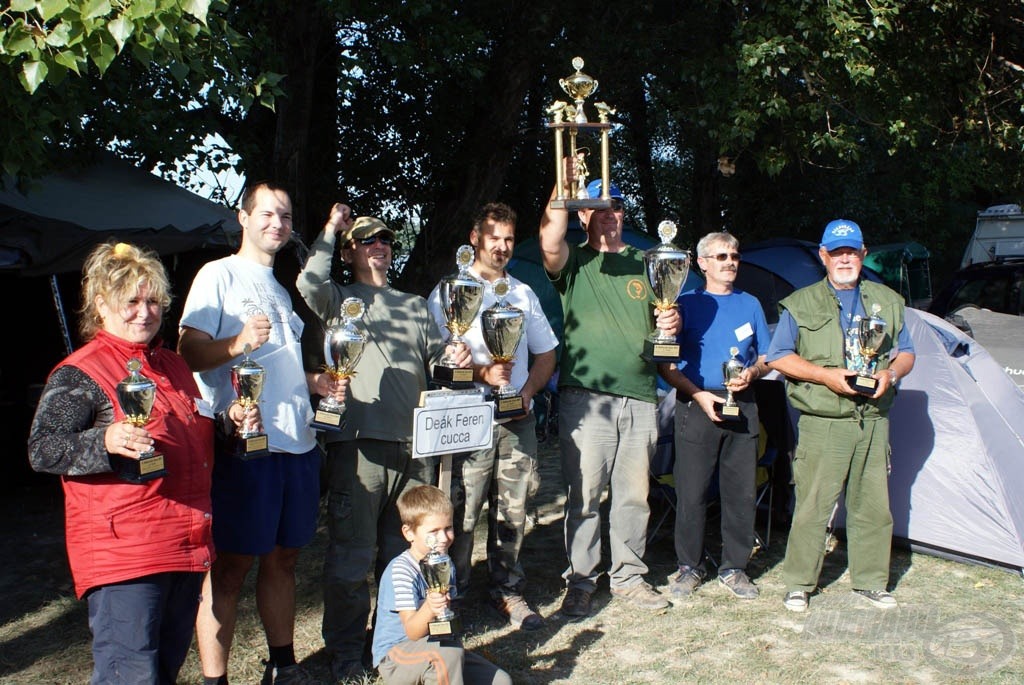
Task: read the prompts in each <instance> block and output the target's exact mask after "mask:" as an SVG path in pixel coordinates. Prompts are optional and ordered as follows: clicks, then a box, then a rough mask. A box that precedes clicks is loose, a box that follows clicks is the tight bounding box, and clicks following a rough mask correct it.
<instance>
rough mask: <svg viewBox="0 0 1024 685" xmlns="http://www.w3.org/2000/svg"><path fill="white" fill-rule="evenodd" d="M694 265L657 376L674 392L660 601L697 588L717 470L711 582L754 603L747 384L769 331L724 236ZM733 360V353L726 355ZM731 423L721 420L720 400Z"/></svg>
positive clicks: (734, 245) (753, 424)
mask: <svg viewBox="0 0 1024 685" xmlns="http://www.w3.org/2000/svg"><path fill="white" fill-rule="evenodd" d="M697 265H698V266H699V267H700V269H701V270H702V271H703V272H704V277H705V279H706V283H705V285H704V287H702V288H697V289H696V290H691V291H689V292H686V293H683V294H682V295H681V296H680V297H679V300H678V307H679V314H680V317H681V318H682V321H683V327H682V330H681V331H680V332H679V335H678V336H677V341H678V342H679V345H680V354H681V356H682V360H681V361H680V362H679V364H678V366H677V365H675V364H660V365H659V368H658V372H659V373H660V374H661V377H662V378H664V379H665V380H666V381H667V382H668V383H669V384H670V385H671V386H672V387H674V388H675V389H676V398H677V404H676V426H675V447H676V462H675V467H674V469H673V477H674V479H675V487H676V523H675V547H676V558H677V561H678V563H679V573H678V574H676V575H675V576H673V578H672V580H671V582H670V585H669V591H670V592H671V593H672V595H674V596H676V597H687V596H689V595H690V594H691V593H692V592H693V591H694V590H695V589H696V588H697V586H699V585H700V583H701V581H702V580H703V579H704V575H705V569H704V564H703V555H704V520H705V517H704V512H705V509H706V507H707V501H706V496H707V491H708V485H709V484H710V483H711V477H712V475H713V474H714V471H715V466H718V467H719V477H718V480H719V491H720V493H721V503H722V563H721V565H720V566H719V573H718V579H719V581H721V583H722V584H723V585H725V587H727V588H728V589H729V590H730V591H731V592H732V593H733V594H734V595H735V596H737V597H740V598H742V599H754V598H756V597H757V595H758V591H757V586H755V585H754V584H753V583H752V582H750V578H748V577H747V573H746V567H747V561H748V560H749V559H750V552H751V550H752V549H753V545H754V494H755V489H756V485H755V473H756V470H757V435H758V429H759V425H758V418H757V404H756V403H755V402H754V392H753V390H752V389H751V388H750V384H751V383H753V382H754V381H755V380H757V379H758V378H760V377H761V376H763V375H764V374H765V373H767V372H768V368H767V367H766V366H765V363H764V355H765V352H766V351H767V349H768V342H769V334H768V325H767V323H766V322H765V318H764V311H763V310H762V309H761V304H760V303H759V302H758V301H757V299H756V298H755V297H754V296H752V295H749V294H747V293H744V292H741V291H738V290H735V289H734V288H733V283H734V282H735V280H736V273H737V271H738V269H739V265H740V254H739V241H738V240H737V239H736V238H735V237H734V236H733V235H731V234H729V233H709V234H707V235H706V236H704V237H703V238H701V239H700V241H699V242H698V243H697ZM734 350H735V353H734ZM733 354H735V356H736V358H737V359H738V360H739V361H740V363H741V364H742V366H743V367H744V368H743V370H742V371H740V372H739V374H738V376H737V377H736V378H734V379H733V380H731V381H730V382H729V385H728V386H726V385H725V380H724V377H723V371H722V365H723V363H725V362H727V361H728V360H729V359H730V357H732V356H733ZM729 391H731V392H732V394H733V399H734V400H735V401H736V404H737V405H738V409H739V413H738V415H736V416H729V415H726V416H723V414H722V406H723V405H724V404H725V402H726V397H727V394H728V392H729Z"/></svg>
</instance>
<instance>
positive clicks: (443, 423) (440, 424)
mask: <svg viewBox="0 0 1024 685" xmlns="http://www.w3.org/2000/svg"><path fill="white" fill-rule="evenodd" d="M420 403H421V404H422V405H424V406H422V407H420V408H418V409H416V410H415V411H414V412H413V432H412V456H413V458H414V459H422V458H423V457H430V456H433V455H435V454H450V453H453V452H467V451H470V450H479V449H484V448H489V447H491V446H492V445H493V444H494V404H492V403H491V402H485V401H484V399H483V394H482V393H481V392H480V391H479V390H467V391H463V392H458V391H455V392H453V391H451V390H436V391H431V392H425V393H423V395H422V397H421V399H420Z"/></svg>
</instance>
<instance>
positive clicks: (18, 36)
mask: <svg viewBox="0 0 1024 685" xmlns="http://www.w3.org/2000/svg"><path fill="white" fill-rule="evenodd" d="M3 49H4V51H5V52H7V53H8V54H10V55H20V54H22V53H24V52H31V51H32V50H35V49H36V41H35V39H34V38H33V37H32V34H31V33H29V31H28V29H27V28H26V27H25V22H24V21H22V20H21V19H17V20H15V22H14V23H13V24H11V28H10V29H8V30H7V32H6V35H5V36H4V42H3Z"/></svg>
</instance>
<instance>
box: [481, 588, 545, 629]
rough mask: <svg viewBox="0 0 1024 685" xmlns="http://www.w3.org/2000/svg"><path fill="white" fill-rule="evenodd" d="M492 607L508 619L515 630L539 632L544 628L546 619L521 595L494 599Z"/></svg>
mask: <svg viewBox="0 0 1024 685" xmlns="http://www.w3.org/2000/svg"><path fill="white" fill-rule="evenodd" d="M491 606H493V607H494V608H495V609H496V610H497V611H498V613H499V614H501V615H502V616H504V617H505V618H507V619H508V622H509V624H510V625H511V626H512V627H513V628H522V629H523V630H537V629H538V628H541V627H543V626H544V619H542V618H541V617H540V614H538V613H537V612H536V611H534V610H533V609H531V608H530V605H529V604H527V603H526V600H525V599H523V598H522V596H520V595H507V596H504V597H492V598H491Z"/></svg>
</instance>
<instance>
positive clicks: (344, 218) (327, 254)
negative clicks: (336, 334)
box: [295, 204, 352, 321]
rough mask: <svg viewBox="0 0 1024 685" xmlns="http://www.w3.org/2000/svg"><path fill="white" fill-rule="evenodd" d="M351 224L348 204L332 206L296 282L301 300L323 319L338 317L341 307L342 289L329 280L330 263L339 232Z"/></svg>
mask: <svg viewBox="0 0 1024 685" xmlns="http://www.w3.org/2000/svg"><path fill="white" fill-rule="evenodd" d="M351 225H352V216H351V213H350V212H349V209H348V206H347V205H343V204H336V205H334V206H333V207H332V208H331V214H330V216H329V217H328V219H327V223H326V224H324V229H323V230H322V231H321V232H320V233H319V234H318V235H317V237H316V240H314V241H313V245H312V246H311V247H310V251H309V257H308V258H307V259H306V264H305V266H303V267H302V271H300V272H299V277H298V279H297V280H296V282H295V285H296V286H297V287H298V289H299V294H300V295H302V299H303V300H305V301H306V304H307V305H309V308H310V309H311V310H313V313H314V314H316V315H317V316H318V317H320V318H321V319H322V320H323V321H328V320H329V319H331V318H335V317H337V316H338V312H339V311H340V310H341V299H342V297H341V291H340V290H339V289H338V286H337V284H335V283H334V282H333V281H332V280H331V262H332V261H333V259H334V246H335V243H336V242H337V240H338V233H340V232H344V231H346V230H348V228H349V227H350V226H351Z"/></svg>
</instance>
